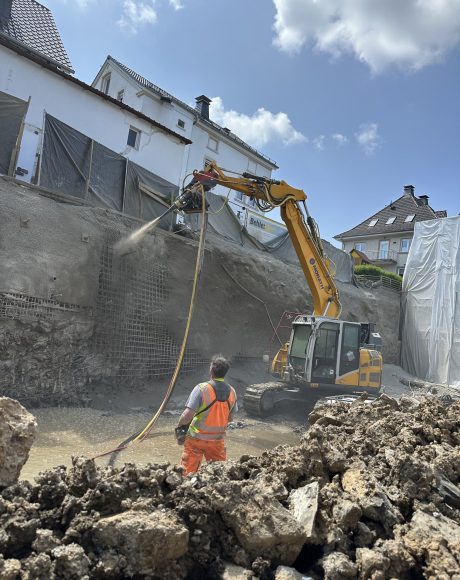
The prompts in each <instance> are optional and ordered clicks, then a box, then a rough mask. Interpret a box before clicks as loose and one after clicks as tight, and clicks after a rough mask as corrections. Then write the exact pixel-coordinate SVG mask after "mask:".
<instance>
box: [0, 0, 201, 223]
mask: <svg viewBox="0 0 460 580" xmlns="http://www.w3.org/2000/svg"><path fill="white" fill-rule="evenodd" d="M72 72H73V71H72V68H71V64H70V61H69V59H68V57H67V54H66V52H65V49H64V46H63V44H62V41H61V39H60V37H59V33H58V31H57V29H56V26H55V24H54V20H53V17H52V14H51V13H50V11H49V10H48V9H47V8H45V7H44V6H42V5H41V4H39V3H38V2H36V1H35V0H0V105H1V106H2V110H3V113H2V111H1V110H0V134H2V136H3V135H5V134H6V133H7V130H8V131H9V132H10V133H11V130H12V128H11V116H10V115H9V110H10V109H9V107H10V106H15V105H16V104H17V105H18V106H19V108H20V106H21V102H22V103H23V111H24V115H23V118H22V119H19V121H21V123H19V124H18V126H17V127H15V130H16V132H17V135H16V134H13V133H12V134H11V135H10V139H9V140H8V139H6V140H5V139H2V142H1V143H0V159H4V163H3V167H2V165H1V163H0V173H4V174H9V175H11V176H15V177H17V178H20V179H24V180H26V181H29V182H33V183H39V182H40V166H41V163H42V161H43V159H42V157H43V150H42V145H43V140H44V130H45V117H46V116H47V115H48V116H52V117H53V118H55V119H57V120H59V121H60V122H62V123H65V124H66V125H69V126H70V127H72V128H73V129H75V130H76V131H78V132H79V133H81V134H83V135H82V137H83V136H86V137H88V138H89V139H91V140H94V142H97V143H98V144H100V145H102V146H104V147H105V148H107V149H108V150H110V151H112V152H114V153H115V154H118V155H120V156H122V157H123V158H127V159H129V160H130V161H133V162H134V163H136V164H138V165H140V166H141V167H143V168H145V169H147V170H148V171H149V172H151V173H152V174H155V176H159V177H160V178H161V179H162V180H164V182H165V184H170V185H171V187H172V188H174V189H175V190H177V189H178V186H179V185H180V182H181V172H182V164H183V160H184V156H185V151H186V145H188V144H189V143H190V140H189V139H188V138H187V136H186V135H184V134H183V133H182V132H180V133H179V132H176V131H174V130H172V129H169V128H168V127H166V126H163V125H162V124H161V123H159V122H158V121H157V120H155V119H153V118H151V117H149V116H148V114H146V113H145V112H143V111H140V110H137V109H133V108H130V107H129V106H128V105H127V104H126V103H123V102H121V101H120V100H117V99H114V98H111V97H110V96H108V95H107V94H104V93H102V92H100V91H98V90H97V89H95V88H94V87H92V86H90V85H88V84H85V83H84V82H82V81H80V80H78V79H76V78H75V77H73V76H72V75H71V74H70V73H72ZM18 110H19V109H18ZM7 124H9V125H8V126H7ZM67 161H68V159H67ZM131 215H133V214H131ZM137 217H143V216H142V215H141V214H140V215H138V216H137Z"/></svg>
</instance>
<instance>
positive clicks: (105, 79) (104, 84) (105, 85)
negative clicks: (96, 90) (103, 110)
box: [101, 73, 111, 95]
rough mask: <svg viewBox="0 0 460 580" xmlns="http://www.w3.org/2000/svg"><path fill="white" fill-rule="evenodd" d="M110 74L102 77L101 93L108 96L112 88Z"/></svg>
mask: <svg viewBox="0 0 460 580" xmlns="http://www.w3.org/2000/svg"><path fill="white" fill-rule="evenodd" d="M110 76H111V75H110V73H109V74H108V75H105V76H103V77H102V82H101V91H102V92H103V93H105V94H106V95H108V94H109V88H110Z"/></svg>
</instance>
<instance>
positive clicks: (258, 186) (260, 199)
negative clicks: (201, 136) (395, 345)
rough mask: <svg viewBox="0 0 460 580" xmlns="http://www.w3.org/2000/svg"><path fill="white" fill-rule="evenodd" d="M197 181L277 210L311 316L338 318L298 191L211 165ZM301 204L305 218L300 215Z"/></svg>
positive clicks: (318, 246) (318, 240) (315, 231)
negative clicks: (300, 274) (305, 285)
mask: <svg viewBox="0 0 460 580" xmlns="http://www.w3.org/2000/svg"><path fill="white" fill-rule="evenodd" d="M194 177H195V180H196V181H197V182H202V183H203V182H205V181H206V180H209V181H210V182H211V183H212V185H211V186H212V187H213V186H214V185H217V184H218V185H222V186H224V187H228V188H230V189H233V190H236V191H239V192H241V193H242V194H243V195H246V196H248V197H250V198H252V199H255V200H256V201H257V203H258V206H259V208H260V209H261V210H262V211H269V210H270V209H273V208H275V207H279V209H280V212H281V218H282V219H283V221H284V223H285V224H286V227H287V229H288V232H289V236H290V238H291V240H292V244H293V246H294V249H295V251H296V253H297V256H298V258H299V262H300V266H301V267H302V270H303V273H304V275H305V278H306V279H307V283H308V286H309V288H310V290H311V294H312V298H313V314H314V315H316V316H327V317H329V318H339V316H340V312H341V309H342V307H341V304H340V299H339V291H338V289H337V287H336V285H335V283H334V280H333V278H332V275H331V273H330V270H329V268H330V261H329V260H328V258H327V257H326V256H325V255H324V252H323V248H322V244H321V238H320V237H319V232H318V229H317V226H316V223H315V222H314V220H313V218H312V217H311V216H310V215H309V214H308V210H307V207H306V204H305V201H306V199H307V196H306V194H305V192H304V191H303V190H301V189H296V188H294V187H291V186H290V185H289V184H287V183H286V182H285V181H275V180H272V179H269V178H265V177H260V176H257V175H252V174H249V173H243V174H242V176H232V175H228V174H226V173H224V170H223V169H221V168H220V167H218V166H217V165H216V163H214V162H212V163H209V164H208V165H206V167H205V169H204V170H203V171H201V172H200V171H195V172H194ZM301 204H302V205H303V207H304V209H305V212H306V214H307V215H306V217H305V216H304V214H303V213H302V210H301Z"/></svg>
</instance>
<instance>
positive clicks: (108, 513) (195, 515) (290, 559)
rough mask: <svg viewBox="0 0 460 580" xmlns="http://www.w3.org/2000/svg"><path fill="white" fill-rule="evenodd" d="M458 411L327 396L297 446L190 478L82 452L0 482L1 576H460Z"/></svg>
mask: <svg viewBox="0 0 460 580" xmlns="http://www.w3.org/2000/svg"><path fill="white" fill-rule="evenodd" d="M459 417H460V403H458V402H456V403H454V404H451V405H450V406H445V405H443V404H442V403H441V402H440V401H439V400H438V399H436V398H434V397H431V398H423V399H422V400H416V399H414V398H409V397H402V398H401V399H399V401H397V400H395V399H392V398H390V397H388V396H386V395H383V396H382V397H381V398H380V399H378V400H377V401H375V402H373V403H366V402H364V401H357V402H355V403H354V404H353V405H351V406H350V405H347V404H345V403H341V404H338V405H333V406H322V407H319V408H317V409H315V410H314V411H313V413H312V414H311V415H310V416H309V429H308V431H307V433H306V434H305V435H304V437H303V438H302V440H301V443H300V444H299V445H296V446H291V447H289V446H279V447H277V448H275V449H273V450H271V451H267V452H265V453H263V454H262V456H260V457H253V456H248V455H246V456H243V457H241V458H240V459H239V460H238V461H231V462H227V463H216V464H211V465H208V466H206V467H204V468H203V469H202V470H201V471H200V472H199V473H198V474H197V475H195V476H193V477H187V478H184V477H183V476H182V475H181V471H180V468H177V467H174V466H171V465H169V464H163V465H158V464H157V465H149V466H146V467H142V468H136V467H135V466H134V465H130V464H126V465H125V466H124V467H122V468H120V469H113V468H105V469H99V468H97V467H96V466H95V464H94V462H93V461H92V460H88V459H84V458H75V459H74V460H73V466H72V467H71V468H70V469H69V470H66V469H65V468H63V467H58V468H55V469H52V470H50V471H47V472H45V473H43V474H41V475H40V476H39V477H38V478H37V479H36V483H28V482H20V483H18V484H16V485H13V486H11V487H8V488H6V489H4V490H3V492H2V493H1V496H0V524H1V525H0V530H1V531H0V552H1V553H2V554H3V557H2V558H1V559H0V577H1V578H5V579H7V578H11V579H13V578H25V579H32V578H33V579H41V578H43V579H45V578H46V579H49V578H65V579H67V578H69V579H71V578H75V579H77V578H78V579H80V578H130V577H134V578H185V577H188V578H219V577H222V575H223V574H226V577H230V564H228V563H231V564H232V566H233V567H232V568H231V573H232V574H233V575H234V576H233V577H235V574H240V576H239V577H241V578H244V577H252V576H254V577H259V578H273V577H275V574H276V575H277V577H278V578H281V577H282V574H283V573H284V574H287V573H288V572H287V571H286V569H284V571H283V572H282V571H281V570H282V569H281V568H278V567H279V566H283V565H284V566H291V567H293V568H295V569H296V570H297V571H298V572H300V573H302V574H305V575H307V576H310V577H312V578H322V577H324V578H328V579H342V578H372V579H374V580H378V579H385V578H402V579H404V578H420V577H425V578H432V579H435V578H436V579H444V578H445V579H451V578H457V579H458V578H460V573H459V572H458V571H459V570H460V490H459V488H458V487H457V485H458V484H459V480H460V447H459V444H460V418H459ZM235 566H239V567H240V568H236V567H235ZM277 568H278V572H276V570H277ZM225 570H226V572H225ZM290 573H291V577H294V576H292V574H294V571H293V570H291V571H290ZM284 577H286V576H284Z"/></svg>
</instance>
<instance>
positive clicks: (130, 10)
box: [117, 0, 157, 34]
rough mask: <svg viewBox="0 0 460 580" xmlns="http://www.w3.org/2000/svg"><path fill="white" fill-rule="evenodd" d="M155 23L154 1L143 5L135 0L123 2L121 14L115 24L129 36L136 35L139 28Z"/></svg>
mask: <svg viewBox="0 0 460 580" xmlns="http://www.w3.org/2000/svg"><path fill="white" fill-rule="evenodd" d="M156 21H157V13H156V11H155V8H154V1H152V2H151V3H149V4H144V2H138V1H136V0H124V2H123V13H122V16H121V18H120V20H118V21H117V24H118V26H120V28H122V29H123V30H125V31H126V32H128V33H129V34H136V32H137V31H138V29H139V27H141V26H143V25H144V24H154V23H155V22H156Z"/></svg>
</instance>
